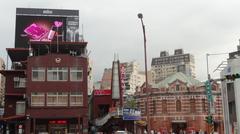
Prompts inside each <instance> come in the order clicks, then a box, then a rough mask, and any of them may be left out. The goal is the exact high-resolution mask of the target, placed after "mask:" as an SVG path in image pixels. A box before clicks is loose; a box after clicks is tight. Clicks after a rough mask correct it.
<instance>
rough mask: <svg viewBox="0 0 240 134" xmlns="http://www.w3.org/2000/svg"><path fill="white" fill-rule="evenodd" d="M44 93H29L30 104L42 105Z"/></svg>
mask: <svg viewBox="0 0 240 134" xmlns="http://www.w3.org/2000/svg"><path fill="white" fill-rule="evenodd" d="M44 105H45V95H44V93H36V92H35V93H32V94H31V106H44Z"/></svg>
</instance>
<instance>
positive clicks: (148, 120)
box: [138, 13, 150, 133]
mask: <svg viewBox="0 0 240 134" xmlns="http://www.w3.org/2000/svg"><path fill="white" fill-rule="evenodd" d="M138 18H139V19H140V20H141V24H142V29H143V38H144V59H145V77H146V82H145V86H146V87H145V89H146V91H147V108H146V110H147V133H150V119H149V104H148V103H149V90H148V75H147V49H146V42H147V40H146V33H145V25H144V24H143V15H142V13H139V14H138Z"/></svg>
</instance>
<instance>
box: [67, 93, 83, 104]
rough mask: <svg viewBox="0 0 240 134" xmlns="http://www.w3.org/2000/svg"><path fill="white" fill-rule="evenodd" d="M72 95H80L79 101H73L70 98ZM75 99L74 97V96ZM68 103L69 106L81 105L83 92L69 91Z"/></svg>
mask: <svg viewBox="0 0 240 134" xmlns="http://www.w3.org/2000/svg"><path fill="white" fill-rule="evenodd" d="M73 97H80V99H81V100H80V102H75V101H74V103H73V101H72V99H73ZM75 100H76V98H75ZM69 105H70V106H71V107H75V106H83V93H82V92H70V95H69Z"/></svg>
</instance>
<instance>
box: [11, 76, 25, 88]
mask: <svg viewBox="0 0 240 134" xmlns="http://www.w3.org/2000/svg"><path fill="white" fill-rule="evenodd" d="M17 79H18V80H17ZM26 82H27V80H26V78H25V77H19V76H14V77H13V87H14V88H26ZM22 84H23V85H22Z"/></svg>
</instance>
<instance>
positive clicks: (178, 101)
mask: <svg viewBox="0 0 240 134" xmlns="http://www.w3.org/2000/svg"><path fill="white" fill-rule="evenodd" d="M181 109H182V108H181V101H180V100H177V101H176V111H177V112H181Z"/></svg>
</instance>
